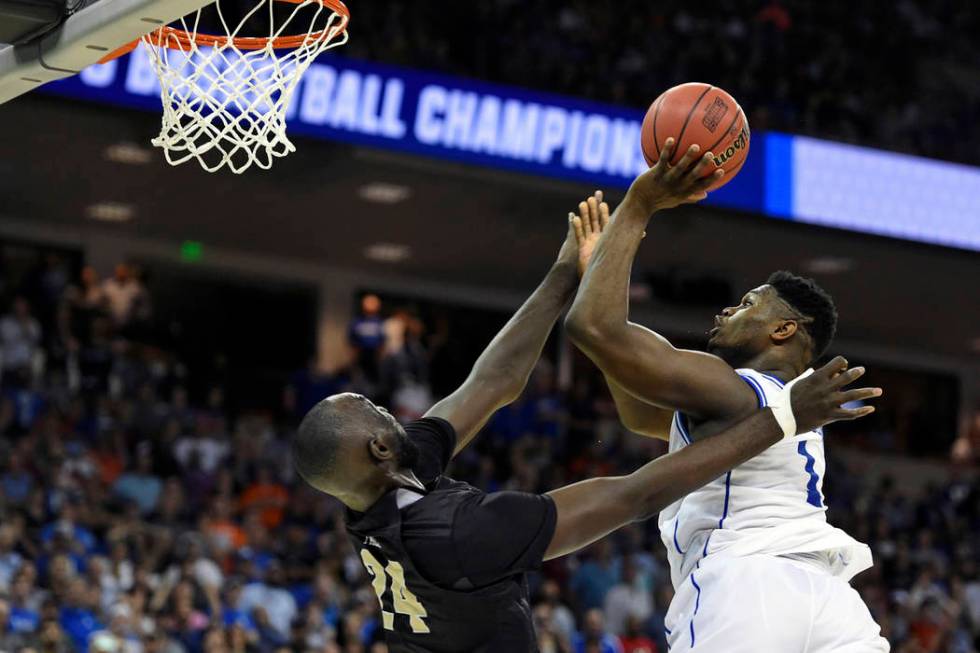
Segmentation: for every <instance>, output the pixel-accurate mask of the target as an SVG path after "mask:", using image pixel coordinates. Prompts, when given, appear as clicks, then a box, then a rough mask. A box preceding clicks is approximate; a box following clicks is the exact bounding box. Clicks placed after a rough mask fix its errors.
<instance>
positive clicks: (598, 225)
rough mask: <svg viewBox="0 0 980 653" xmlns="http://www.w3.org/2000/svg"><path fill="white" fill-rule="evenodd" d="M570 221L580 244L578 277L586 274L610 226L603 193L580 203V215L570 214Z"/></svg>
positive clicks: (596, 193)
mask: <svg viewBox="0 0 980 653" xmlns="http://www.w3.org/2000/svg"><path fill="white" fill-rule="evenodd" d="M568 219H569V220H570V221H571V222H572V226H573V227H574V229H575V240H576V241H577V242H578V276H579V278H581V277H582V275H584V274H585V268H586V267H588V265H589V259H591V258H592V252H593V251H594V250H595V246H596V244H597V243H598V242H599V236H601V235H602V231H603V229H605V228H606V225H607V224H609V205H608V204H606V203H605V202H603V201H602V191H601V190H597V191H596V192H595V194H594V195H593V196H592V197H590V198H589V199H587V200H585V201H584V202H579V205H578V215H575V214H574V213H569V214H568Z"/></svg>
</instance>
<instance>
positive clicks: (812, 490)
mask: <svg viewBox="0 0 980 653" xmlns="http://www.w3.org/2000/svg"><path fill="white" fill-rule="evenodd" d="M796 450H797V451H798V452H799V454H800V455H801V456H803V457H804V458H806V465H804V467H803V469H805V470H806V473H807V474H809V479H808V480H807V482H806V502H807V503H809V504H810V505H811V506H813V507H814V508H823V501H821V497H820V491H819V490H818V489H817V482H818V481H819V480H820V477H819V476H817V472H816V471H814V469H813V466H814V465H815V464H816V462H817V461H816V459H814V457H813V456H811V455H810V452H809V451H807V450H806V440H804V441H803V442H800V445H799V446H798V447H797V448H796Z"/></svg>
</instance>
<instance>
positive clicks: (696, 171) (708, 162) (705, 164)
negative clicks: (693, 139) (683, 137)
mask: <svg viewBox="0 0 980 653" xmlns="http://www.w3.org/2000/svg"><path fill="white" fill-rule="evenodd" d="M717 167H718V164H716V163H715V156H714V155H713V154H712V153H711V152H705V153H704V156H702V157H701V159H700V160H699V161H698V162H697V165H695V166H694V168H692V169H691V172H690V173H689V175H690V177H691V183H692V184H693V183H695V182H698V181H701V180H703V179H704V178H705V177H707V176H708V175H710V174H711V172H712V171H713V170H715V168H717Z"/></svg>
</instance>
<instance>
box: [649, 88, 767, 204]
mask: <svg viewBox="0 0 980 653" xmlns="http://www.w3.org/2000/svg"><path fill="white" fill-rule="evenodd" d="M671 136H673V137H674V140H675V141H676V143H677V145H676V147H675V148H674V156H673V159H672V160H671V163H672V164H676V163H677V162H678V161H680V158H681V157H682V156H684V153H685V152H686V151H687V148H689V147H690V146H691V145H694V144H695V143H697V144H698V145H700V146H701V153H702V154H703V153H705V152H711V153H712V154H714V155H715V163H717V164H718V165H719V166H721V167H722V168H724V169H725V176H724V177H722V178H721V179H720V180H719V181H718V182H716V183H715V184H714V185H713V186H712V187H711V190H713V189H715V188H719V187H720V186H724V185H725V184H727V183H728V182H730V181H731V180H732V179H734V178H735V175H736V174H738V171H739V170H741V169H742V164H743V163H745V157H747V156H748V154H749V137H750V135H749V121H748V119H747V118H746V117H745V113H744V112H743V111H742V107H740V106H738V102H736V101H735V99H734V98H733V97H732V96H731V95H729V94H728V93H726V92H725V91H723V90H721V89H720V88H718V87H716V86H711V85H710V84H701V83H699V82H691V83H689V84H681V85H679V86H675V87H674V88H672V89H668V90H667V91H664V93H663V94H662V95H661V96H660V97H658V98H657V99H656V100H655V101H654V103H653V104H651V105H650V109H649V110H648V111H647V115H646V117H644V118H643V127H642V129H641V130H640V145H641V147H642V148H643V157H644V158H645V159H646V160H647V163H648V164H649V165H651V166H652V165H654V164H655V163H656V162H657V159H659V158H660V150H661V148H663V146H664V143H665V142H666V140H667V139H668V138H669V137H671Z"/></svg>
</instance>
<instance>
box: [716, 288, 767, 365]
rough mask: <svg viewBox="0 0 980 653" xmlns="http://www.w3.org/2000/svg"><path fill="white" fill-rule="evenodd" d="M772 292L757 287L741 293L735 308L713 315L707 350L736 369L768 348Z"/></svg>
mask: <svg viewBox="0 0 980 653" xmlns="http://www.w3.org/2000/svg"><path fill="white" fill-rule="evenodd" d="M775 302H776V297H775V291H773V289H772V287H771V286H759V287H758V288H755V289H753V290H750V291H749V292H747V293H745V295H744V296H743V297H742V301H741V302H740V303H739V304H738V306H729V307H728V308H726V309H725V310H723V311H722V312H721V313H720V314H718V315H716V316H715V326H714V327H713V328H712V329H711V330H710V331H708V351H709V352H711V353H712V354H715V355H716V356H719V357H721V358H722V359H724V360H725V361H726V362H728V363H729V364H730V365H732V366H733V367H738V366H739V365H741V364H742V363H744V362H745V361H747V360H748V359H750V358H752V357H753V356H755V355H756V354H758V353H760V352H761V351H763V350H764V349H765V348H766V347H768V346H769V342H770V341H769V327H770V325H771V322H772V318H773V309H774V307H775Z"/></svg>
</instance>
